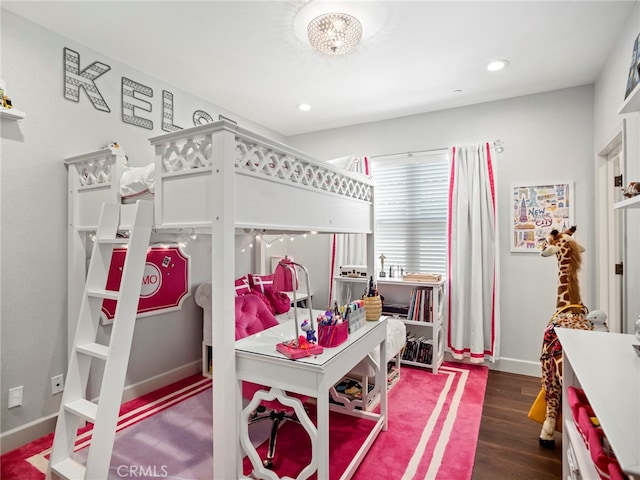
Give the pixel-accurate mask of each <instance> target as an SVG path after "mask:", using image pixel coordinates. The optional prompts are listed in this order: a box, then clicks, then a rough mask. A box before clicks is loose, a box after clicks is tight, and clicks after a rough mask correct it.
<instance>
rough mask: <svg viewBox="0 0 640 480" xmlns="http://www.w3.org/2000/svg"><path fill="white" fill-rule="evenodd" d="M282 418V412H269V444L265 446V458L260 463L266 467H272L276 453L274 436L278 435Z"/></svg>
mask: <svg viewBox="0 0 640 480" xmlns="http://www.w3.org/2000/svg"><path fill="white" fill-rule="evenodd" d="M283 418H284V412H271V420H272V423H271V435H270V436H269V445H268V447H267V458H265V459H264V460H263V461H262V464H263V465H264V466H265V467H266V468H272V467H273V459H274V457H275V454H276V438H277V435H278V428H279V427H280V423H281V422H282V420H283Z"/></svg>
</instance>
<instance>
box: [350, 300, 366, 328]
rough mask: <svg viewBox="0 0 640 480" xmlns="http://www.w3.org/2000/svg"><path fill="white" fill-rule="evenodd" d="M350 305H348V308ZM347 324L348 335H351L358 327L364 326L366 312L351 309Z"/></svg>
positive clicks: (359, 309) (360, 309)
mask: <svg viewBox="0 0 640 480" xmlns="http://www.w3.org/2000/svg"><path fill="white" fill-rule="evenodd" d="M350 305H351V304H349V305H348V307H349V306H350ZM347 318H348V322H349V333H353V332H355V331H356V330H358V329H359V328H360V327H362V326H363V325H364V322H366V321H367V317H366V312H365V309H364V308H355V307H354V308H352V309H351V312H349V316H348V317H347Z"/></svg>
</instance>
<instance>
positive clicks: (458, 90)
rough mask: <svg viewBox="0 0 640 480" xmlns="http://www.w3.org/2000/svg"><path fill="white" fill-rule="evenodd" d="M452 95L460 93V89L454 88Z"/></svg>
mask: <svg viewBox="0 0 640 480" xmlns="http://www.w3.org/2000/svg"><path fill="white" fill-rule="evenodd" d="M453 93H462V89H460V88H456V89H455V90H454V91H453Z"/></svg>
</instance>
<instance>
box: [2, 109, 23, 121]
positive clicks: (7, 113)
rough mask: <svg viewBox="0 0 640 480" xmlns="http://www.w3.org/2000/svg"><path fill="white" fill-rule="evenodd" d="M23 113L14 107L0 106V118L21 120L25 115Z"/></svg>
mask: <svg viewBox="0 0 640 480" xmlns="http://www.w3.org/2000/svg"><path fill="white" fill-rule="evenodd" d="M25 116H26V115H25V113H24V112H21V111H20V110H16V109H15V108H0V118H6V119H8V120H22V119H23V118H24V117H25Z"/></svg>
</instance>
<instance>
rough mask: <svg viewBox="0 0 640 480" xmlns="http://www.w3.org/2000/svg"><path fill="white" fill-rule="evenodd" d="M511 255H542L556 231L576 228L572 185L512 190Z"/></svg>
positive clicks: (518, 187)
mask: <svg viewBox="0 0 640 480" xmlns="http://www.w3.org/2000/svg"><path fill="white" fill-rule="evenodd" d="M512 192H513V193H512V195H513V198H512V219H511V251H512V252H529V253H539V252H540V250H541V245H542V242H543V241H544V239H545V238H546V237H547V236H548V235H549V232H550V231H551V230H553V229H556V230H558V231H563V230H566V229H567V228H569V227H570V226H571V225H573V183H572V182H561V183H549V184H538V185H528V184H525V183H522V184H514V185H513V186H512Z"/></svg>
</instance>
